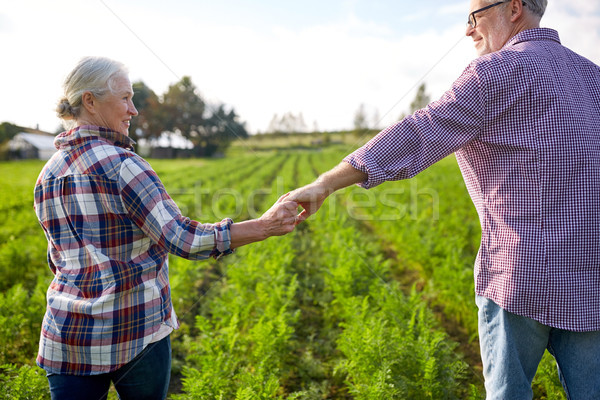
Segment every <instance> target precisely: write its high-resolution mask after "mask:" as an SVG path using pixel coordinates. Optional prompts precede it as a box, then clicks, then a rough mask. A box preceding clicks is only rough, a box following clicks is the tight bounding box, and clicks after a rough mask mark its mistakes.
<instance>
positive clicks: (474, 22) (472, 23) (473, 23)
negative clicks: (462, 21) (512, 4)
mask: <svg viewBox="0 0 600 400" xmlns="http://www.w3.org/2000/svg"><path fill="white" fill-rule="evenodd" d="M509 1H510V0H504V1H499V2H497V3H494V4H491V5H489V6H487V7H483V8H480V9H479V10H475V11H473V12H472V13H471V14H469V20H468V21H467V24H469V26H470V27H471V28H475V27H476V26H477V20H476V19H475V14H477V13H478V12H482V11H485V10H487V9H489V8H492V7H496V6H499V5H500V4H504V3H507V2H509Z"/></svg>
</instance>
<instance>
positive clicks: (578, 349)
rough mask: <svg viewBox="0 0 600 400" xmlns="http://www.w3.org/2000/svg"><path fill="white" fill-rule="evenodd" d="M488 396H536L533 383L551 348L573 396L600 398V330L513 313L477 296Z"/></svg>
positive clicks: (514, 399) (576, 399) (490, 399)
mask: <svg viewBox="0 0 600 400" xmlns="http://www.w3.org/2000/svg"><path fill="white" fill-rule="evenodd" d="M476 303H477V306H478V307H479V344H480V347H481V359H482V361H483V375H484V378H485V389H486V393H487V400H495V399H510V400H521V399H531V398H532V397H533V391H532V389H531V383H532V381H533V378H534V376H535V373H536V371H537V368H538V365H539V363H540V361H541V359H542V356H543V355H544V351H545V350H546V349H548V351H549V352H550V353H551V354H552V355H553V356H554V358H555V359H556V362H557V365H558V370H559V376H560V380H561V383H562V385H563V388H564V389H565V393H566V395H567V398H568V399H569V400H585V399H600V332H571V331H566V330H562V329H556V328H552V327H549V326H546V325H542V324H540V323H539V322H537V321H535V320H532V319H530V318H526V317H522V316H519V315H515V314H512V313H509V312H507V311H505V310H503V309H502V308H500V307H499V306H498V305H497V304H495V303H494V302H493V301H491V300H489V299H486V298H484V297H481V296H477V297H476Z"/></svg>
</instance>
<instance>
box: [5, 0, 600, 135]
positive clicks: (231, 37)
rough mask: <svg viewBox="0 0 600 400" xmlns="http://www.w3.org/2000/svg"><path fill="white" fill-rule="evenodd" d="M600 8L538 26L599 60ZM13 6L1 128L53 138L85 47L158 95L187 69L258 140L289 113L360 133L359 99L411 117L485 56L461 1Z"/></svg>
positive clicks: (388, 116)
mask: <svg viewBox="0 0 600 400" xmlns="http://www.w3.org/2000/svg"><path fill="white" fill-rule="evenodd" d="M590 3H591V2H586V1H585V0H556V1H551V2H550V4H549V5H548V9H547V12H546V15H545V17H544V18H543V19H542V24H541V25H542V26H544V27H550V28H553V29H556V30H557V31H558V33H559V35H560V37H561V40H562V42H563V44H564V45H565V46H567V47H569V48H571V49H572V50H574V51H576V52H577V53H579V54H581V55H583V56H584V57H586V58H588V59H590V60H592V61H593V62H595V63H596V64H600V49H599V48H598V46H597V43H598V41H599V39H600V4H590ZM3 8H4V10H2V11H0V51H2V54H4V55H5V58H4V59H5V60H8V61H9V62H5V64H4V65H3V72H4V73H3V74H2V76H1V77H0V87H1V88H2V92H3V93H4V96H0V122H10V123H13V124H15V125H19V126H23V127H29V128H34V127H36V125H37V126H39V129H41V130H44V131H49V132H55V131H56V130H57V128H58V127H59V126H60V120H59V119H58V118H57V117H56V116H55V113H54V111H53V109H54V106H55V104H56V101H57V100H58V98H59V97H60V96H61V93H62V90H61V84H62V80H63V79H64V76H65V75H66V74H67V73H68V72H69V71H70V70H71V69H72V68H73V66H74V65H75V64H76V63H77V61H78V60H79V59H80V58H81V57H83V56H86V55H103V56H107V57H110V58H113V59H116V60H119V61H121V62H123V63H124V64H125V65H127V67H128V69H129V72H130V79H131V81H132V82H135V81H143V82H144V83H145V84H146V85H147V86H148V87H150V88H151V89H152V90H153V91H154V92H155V93H156V94H157V95H159V96H160V95H162V94H163V93H164V92H165V91H166V89H167V88H168V86H169V85H171V84H173V83H175V82H177V81H178V80H179V79H181V77H183V76H190V77H191V79H192V81H193V82H194V84H195V85H196V87H197V88H198V91H199V94H200V95H201V97H202V98H203V99H204V101H205V102H207V103H208V104H210V105H214V104H220V103H223V104H225V105H227V106H228V107H232V108H233V109H234V110H235V111H236V113H237V114H238V115H239V116H240V119H241V120H242V121H244V122H246V126H247V128H248V131H249V132H250V133H252V134H254V133H257V132H265V130H266V129H267V127H268V124H269V123H270V121H271V119H272V118H273V116H274V115H275V114H278V115H280V116H281V115H282V114H285V113H288V112H291V113H293V114H295V115H297V114H300V113H302V115H303V117H304V120H305V122H306V125H307V126H308V127H311V128H313V127H315V128H317V130H321V131H333V130H348V129H352V128H353V124H352V121H353V118H354V115H355V113H356V111H357V110H358V109H359V107H360V106H361V104H363V105H364V107H365V110H366V112H367V115H368V117H369V119H370V124H369V125H370V127H372V128H373V129H381V128H383V127H385V126H386V125H389V124H390V123H393V121H395V120H397V119H398V118H399V116H400V115H401V114H402V113H404V112H406V111H407V109H408V105H409V103H410V101H412V99H413V98H414V96H415V93H416V90H417V87H418V86H419V85H420V84H421V83H425V84H426V86H427V92H428V94H429V95H430V96H431V99H432V100H435V99H437V98H439V97H440V96H441V95H442V94H443V93H444V92H445V91H446V90H447V89H448V88H449V87H450V85H451V84H452V83H453V82H454V80H455V79H456V78H458V76H459V74H460V73H461V72H462V70H463V69H464V68H465V67H466V66H467V64H468V63H469V62H470V61H471V60H473V59H474V58H476V53H475V50H474V48H473V44H472V42H471V39H470V38H467V37H466V36H465V22H466V17H467V13H468V2H467V1H463V0H461V1H454V0H453V1H449V2H447V3H445V4H444V6H442V7H440V6H439V2H438V1H433V0H423V1H421V2H419V3H418V5H415V4H414V3H412V2H407V1H400V2H398V1H390V0H371V1H366V0H331V1H330V2H328V3H326V4H321V3H319V2H317V1H316V0H309V1H307V2H305V3H303V4H302V5H299V4H296V3H294V4H288V3H282V2H276V1H275V0H261V1H258V2H257V1H255V2H251V1H250V0H230V1H227V2H225V3H218V4H214V3H212V2H210V1H208V0H201V1H195V2H193V1H190V0H173V1H171V2H169V3H168V4H165V3H161V2H157V1H147V2H142V1H140V0H129V1H126V2H121V3H117V2H116V1H113V0H111V1H108V0H85V1H78V2H75V1H73V0H58V1H56V2H52V3H47V2H43V1H41V0H24V1H22V2H19V3H18V4H14V3H10V4H7V5H5V7H3ZM81 21H87V22H86V23H84V24H83V23H81ZM423 49H426V50H425V51H424V50H423ZM7 94H8V95H7ZM134 101H135V100H134Z"/></svg>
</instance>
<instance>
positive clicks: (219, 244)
mask: <svg viewBox="0 0 600 400" xmlns="http://www.w3.org/2000/svg"><path fill="white" fill-rule="evenodd" d="M231 224H233V220H232V219H231V218H225V219H224V220H222V221H221V222H219V223H217V224H215V243H216V245H215V248H214V250H213V252H212V253H211V256H212V257H214V258H215V259H217V260H218V259H219V258H221V257H223V256H227V255H229V254H231V253H233V249H232V248H231Z"/></svg>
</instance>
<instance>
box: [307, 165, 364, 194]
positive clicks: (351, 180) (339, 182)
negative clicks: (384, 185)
mask: <svg viewBox="0 0 600 400" xmlns="http://www.w3.org/2000/svg"><path fill="white" fill-rule="evenodd" d="M367 179H368V175H367V174H365V173H364V172H362V171H359V170H357V169H356V168H354V167H353V166H352V165H350V164H348V163H347V162H345V161H342V162H341V163H339V164H338V165H337V166H336V167H334V168H332V169H331V170H329V171H327V172H325V173H324V174H322V175H321V176H319V177H318V178H317V180H316V183H317V184H319V185H320V186H321V187H323V189H325V190H326V191H328V192H329V193H330V194H331V193H333V192H335V191H336V190H339V189H343V188H345V187H348V186H350V185H354V184H357V183H360V182H364V181H366V180H367Z"/></svg>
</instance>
